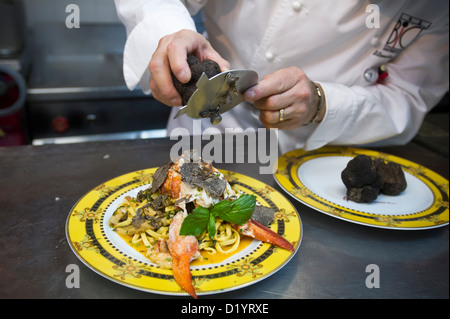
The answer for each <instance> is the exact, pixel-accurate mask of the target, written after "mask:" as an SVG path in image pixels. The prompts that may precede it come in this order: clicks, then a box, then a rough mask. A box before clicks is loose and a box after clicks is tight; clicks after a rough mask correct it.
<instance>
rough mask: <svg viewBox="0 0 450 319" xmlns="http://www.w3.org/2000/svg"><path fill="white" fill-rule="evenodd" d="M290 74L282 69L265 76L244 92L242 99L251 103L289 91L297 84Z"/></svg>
mask: <svg viewBox="0 0 450 319" xmlns="http://www.w3.org/2000/svg"><path fill="white" fill-rule="evenodd" d="M291 73H292V72H289V71H288V70H286V69H282V70H278V71H275V72H274V73H271V74H269V75H267V76H265V77H264V78H263V79H262V80H261V81H260V82H259V83H258V84H257V85H255V86H253V87H251V88H250V89H248V90H247V91H245V93H244V99H245V100H246V101H249V102H253V101H257V100H260V99H262V98H266V97H269V96H271V95H275V94H280V93H283V92H286V91H288V90H290V89H291V88H292V87H293V86H294V85H295V84H296V83H297V81H296V78H295V77H294V76H292V75H291Z"/></svg>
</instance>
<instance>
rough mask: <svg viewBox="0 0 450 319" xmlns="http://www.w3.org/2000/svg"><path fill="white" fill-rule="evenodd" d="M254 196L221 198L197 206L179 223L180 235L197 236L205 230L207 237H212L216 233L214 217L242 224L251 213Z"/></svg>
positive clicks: (253, 205)
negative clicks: (208, 203)
mask: <svg viewBox="0 0 450 319" xmlns="http://www.w3.org/2000/svg"><path fill="white" fill-rule="evenodd" d="M255 204H256V196H255V195H248V194H246V195H242V196H241V197H239V198H238V199H236V200H233V201H230V200H223V201H220V202H218V203H217V204H215V205H213V206H212V207H210V208H209V209H208V208H205V207H197V208H195V209H194V210H193V211H192V213H190V214H189V215H188V216H186V218H185V219H184V221H183V224H181V229H180V235H183V236H187V235H192V236H199V235H201V234H202V233H203V232H204V231H205V230H207V231H208V234H209V238H211V239H213V237H214V235H215V234H216V226H215V224H216V217H217V218H220V219H223V220H224V221H227V222H229V223H232V224H237V225H243V224H245V223H246V222H247V221H248V220H249V219H250V218H251V217H252V214H253V210H254V209H255Z"/></svg>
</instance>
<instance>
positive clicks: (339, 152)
mask: <svg viewBox="0 0 450 319" xmlns="http://www.w3.org/2000/svg"><path fill="white" fill-rule="evenodd" d="M327 154H328V155H327ZM359 154H365V155H368V156H372V157H378V158H385V159H389V160H392V161H394V162H403V163H406V164H410V165H412V166H415V167H416V168H417V169H420V170H423V171H425V172H427V173H428V174H431V175H435V177H437V178H439V179H442V180H443V181H445V182H446V185H447V188H446V190H442V189H439V190H440V191H441V193H445V192H446V193H445V195H446V197H447V207H446V209H444V211H443V212H442V213H441V214H443V213H447V215H448V196H449V195H448V180H447V179H446V178H444V177H443V176H441V175H440V174H438V173H436V172H434V171H432V170H430V169H428V168H426V167H425V166H423V165H420V164H417V163H415V162H413V161H410V160H407V159H404V158H402V157H399V156H396V155H391V154H389V153H385V152H382V151H378V150H372V149H363V148H357V147H345V146H324V147H321V148H319V149H316V150H313V151H306V150H303V149H296V150H291V151H289V152H286V153H284V154H282V155H281V156H280V157H279V158H278V161H277V166H276V169H275V171H274V173H273V177H274V179H275V181H276V183H277V184H278V186H280V188H281V189H283V191H284V192H286V193H287V194H288V195H289V196H290V197H292V198H294V199H295V200H296V201H298V202H300V203H302V204H304V205H306V206H308V207H310V208H312V209H314V210H315V211H318V212H320V213H323V214H325V215H328V216H331V217H334V218H337V219H340V220H343V221H346V222H351V223H355V224H358V225H363V226H368V227H375V228H382V229H390V230H426V229H435V228H440V227H444V226H447V225H448V224H449V221H448V218H447V220H446V222H443V223H439V224H435V225H427V226H420V227H419V226H415V227H408V226H397V225H395V224H386V225H382V224H375V223H369V222H363V221H359V220H353V219H350V218H348V217H344V216H341V215H339V214H332V213H330V212H327V211H324V210H322V209H321V208H320V207H317V206H318V205H317V206H315V205H313V204H311V203H309V202H308V201H306V200H304V199H303V197H302V196H300V195H296V194H293V193H292V192H291V191H289V189H288V187H287V185H283V182H284V181H283V180H280V176H282V175H283V174H282V173H280V172H281V171H283V170H284V169H287V167H282V165H283V163H282V162H283V161H286V158H288V157H290V156H292V157H294V156H297V157H298V155H301V157H307V156H311V157H314V156H315V158H318V157H327V156H347V157H351V156H356V155H359ZM311 159H312V158H311ZM307 161H308V160H305V161H297V163H296V164H293V165H292V167H291V168H290V169H289V170H288V174H289V175H290V174H291V172H293V171H296V172H298V170H299V168H300V166H301V165H302V164H303V163H305V162H307ZM287 162H289V161H287ZM297 164H298V165H297ZM400 165H402V167H404V164H400ZM344 168H345V167H344ZM344 168H343V169H344ZM408 173H410V172H408ZM410 174H411V175H412V176H413V177H415V178H418V179H419V180H421V181H422V182H423V183H424V184H425V185H426V186H427V187H428V188H429V189H430V191H431V193H432V194H433V198H434V199H433V203H432V204H431V205H430V207H431V206H433V205H435V202H436V193H435V191H434V190H433V189H432V188H430V186H429V185H428V183H425V182H424V181H423V180H422V179H420V178H419V177H418V176H416V175H414V174H412V173H410ZM290 178H291V180H295V179H298V180H300V178H299V176H295V178H294V177H292V176H291V175H290ZM300 183H301V181H300ZM289 186H294V185H289ZM295 186H299V185H295ZM302 186H303V187H304V188H306V189H307V190H308V192H309V193H312V194H313V195H315V196H316V197H318V198H321V197H320V196H319V195H317V194H315V193H313V192H312V191H310V190H309V189H308V188H307V187H306V186H305V185H304V184H303V183H302ZM436 188H438V186H436ZM324 200H325V201H326V202H327V204H328V203H330V205H329V206H330V207H333V208H338V209H341V210H342V211H343V212H346V208H345V207H343V206H341V205H338V204H336V203H333V202H331V201H328V200H326V199H324ZM427 209H429V208H427ZM360 212H361V214H367V215H372V216H377V217H392V218H391V219H395V217H399V216H401V215H398V216H396V215H392V216H389V215H386V214H373V213H369V212H364V211H360ZM418 213H420V212H414V213H413V214H418ZM413 214H403V216H406V215H413ZM426 216H428V215H426Z"/></svg>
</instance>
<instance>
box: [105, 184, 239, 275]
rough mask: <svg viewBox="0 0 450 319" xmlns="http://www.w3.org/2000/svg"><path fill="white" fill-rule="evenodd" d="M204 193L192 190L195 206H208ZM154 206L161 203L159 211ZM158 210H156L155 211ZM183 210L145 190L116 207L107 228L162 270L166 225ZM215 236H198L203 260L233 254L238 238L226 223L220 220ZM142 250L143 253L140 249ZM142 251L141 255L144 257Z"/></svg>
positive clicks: (165, 265) (167, 261)
mask: <svg viewBox="0 0 450 319" xmlns="http://www.w3.org/2000/svg"><path fill="white" fill-rule="evenodd" d="M227 193H228V194H236V193H237V192H235V190H234V189H232V187H230V186H228V187H227ZM207 197H208V195H207V194H206V193H205V192H204V191H199V190H196V192H195V194H194V196H193V197H192V198H195V199H199V202H201V203H205V202H212V200H211V199H210V198H207ZM155 202H161V203H162V202H164V205H161V206H162V207H158V205H159V204H155ZM156 208H159V209H156ZM182 209H184V210H185V209H186V205H185V203H182V204H181V205H175V203H174V201H173V200H172V199H170V198H169V197H167V196H165V195H162V194H160V193H159V192H156V193H151V192H150V190H149V189H147V190H144V191H141V192H140V193H139V194H138V195H137V196H136V197H135V198H132V197H130V196H127V197H126V198H125V199H124V202H123V203H122V204H120V205H119V206H118V208H117V209H116V211H115V212H114V214H113V216H112V217H111V218H110V220H109V224H110V226H111V227H113V229H114V230H115V231H116V232H117V233H119V234H120V235H122V236H123V237H124V239H126V241H127V242H128V243H129V244H130V245H131V246H133V247H134V248H138V247H139V249H138V251H140V252H142V253H143V254H144V255H145V256H146V257H148V258H149V259H150V260H151V261H152V262H155V263H156V264H158V265H159V266H160V267H162V268H171V258H170V255H169V253H168V249H167V246H166V244H165V242H166V240H167V239H168V237H169V225H170V223H171V221H172V218H173V216H174V215H175V214H176V213H177V212H178V211H180V210H182ZM215 227H216V234H215V235H214V237H213V238H212V239H211V238H209V235H208V232H204V233H203V234H202V235H200V236H198V242H199V249H200V252H201V254H202V257H201V258H200V259H202V258H203V257H206V258H208V257H209V256H211V255H217V254H218V253H219V254H223V255H229V254H231V253H233V252H236V251H237V249H238V247H239V245H240V243H241V235H240V234H239V232H238V231H237V230H236V229H235V228H233V227H232V226H231V225H230V223H228V222H226V221H223V220H221V219H216V222H215ZM142 246H144V247H145V249H143V248H142ZM144 251H145V253H144Z"/></svg>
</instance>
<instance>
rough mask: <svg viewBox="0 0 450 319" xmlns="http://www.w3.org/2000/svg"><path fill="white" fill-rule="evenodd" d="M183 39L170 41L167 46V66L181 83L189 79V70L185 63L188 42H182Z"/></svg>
mask: <svg viewBox="0 0 450 319" xmlns="http://www.w3.org/2000/svg"><path fill="white" fill-rule="evenodd" d="M183 42H184V39H180V40H179V41H177V42H171V43H169V45H168V46H167V59H168V62H169V67H170V69H171V70H172V72H173V74H174V75H175V77H176V78H177V79H178V80H179V81H180V82H182V83H187V82H189V80H190V79H191V70H190V69H189V64H188V63H187V56H188V43H183Z"/></svg>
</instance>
